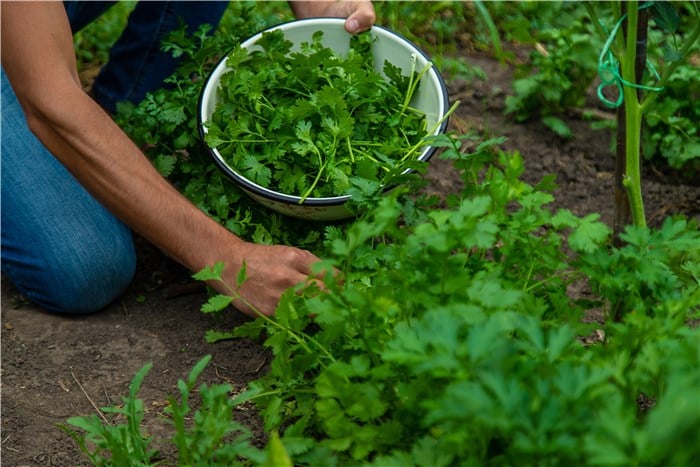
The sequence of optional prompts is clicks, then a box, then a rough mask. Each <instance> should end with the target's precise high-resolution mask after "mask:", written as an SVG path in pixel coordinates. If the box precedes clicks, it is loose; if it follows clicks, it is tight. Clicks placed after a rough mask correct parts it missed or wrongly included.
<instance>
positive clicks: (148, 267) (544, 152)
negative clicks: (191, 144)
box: [1, 55, 700, 466]
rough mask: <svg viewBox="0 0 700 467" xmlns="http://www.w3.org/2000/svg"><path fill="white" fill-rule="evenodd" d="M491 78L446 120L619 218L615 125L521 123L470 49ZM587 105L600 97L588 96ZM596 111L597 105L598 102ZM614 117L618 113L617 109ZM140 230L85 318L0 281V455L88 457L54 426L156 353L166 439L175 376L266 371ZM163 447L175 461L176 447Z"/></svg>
mask: <svg viewBox="0 0 700 467" xmlns="http://www.w3.org/2000/svg"><path fill="white" fill-rule="evenodd" d="M467 61H468V62H469V63H471V64H473V65H476V66H478V67H480V68H481V69H482V70H483V71H484V72H485V73H486V75H487V76H488V79H487V80H484V81H477V82H474V83H459V82H453V83H449V84H448V88H449V91H450V96H451V100H453V101H454V100H460V101H461V105H460V107H459V109H458V110H457V112H456V115H455V116H454V118H453V119H452V120H451V126H452V129H454V130H455V131H457V132H458V133H466V132H468V131H470V130H474V131H477V132H479V134H487V135H489V136H506V137H507V141H506V142H505V143H504V145H503V148H504V149H506V150H518V151H519V152H520V153H521V154H522V156H523V158H524V162H525V173H524V175H523V180H524V181H526V182H528V183H531V184H534V183H537V182H538V181H539V180H540V179H541V178H542V177H543V176H545V175H548V174H555V175H556V181H557V184H558V185H559V187H558V188H557V189H556V191H555V192H554V195H555V201H554V203H553V204H552V208H553V209H556V208H567V209H569V210H571V211H572V212H573V213H575V214H577V215H581V216H584V215H587V214H590V213H599V214H600V215H601V219H602V220H603V222H605V223H606V224H608V225H612V219H613V167H614V158H613V155H612V154H613V153H612V132H611V131H610V130H604V131H603V130H599V131H593V130H591V128H590V121H585V120H583V119H581V118H580V117H579V116H577V115H575V114H572V115H569V116H567V117H566V118H565V121H566V122H567V123H568V124H569V126H570V128H571V129H572V132H573V134H574V137H573V138H572V139H570V140H562V139H560V138H558V137H557V136H555V135H554V134H553V133H552V132H551V131H549V130H548V129H547V128H546V127H545V126H543V125H542V124H540V123H538V122H530V123H523V124H518V123H515V122H513V121H512V119H510V118H509V117H507V116H504V115H503V109H504V99H505V97H506V95H507V93H508V92H509V90H510V89H511V88H510V82H511V80H512V71H511V70H510V69H509V68H507V67H504V66H501V65H500V64H498V63H497V62H495V61H494V60H492V59H490V58H488V57H485V56H480V55H471V56H469V57H467ZM589 105H590V106H591V107H593V108H595V107H596V105H597V104H596V102H595V101H594V100H593V99H591V101H590V103H589ZM598 110H599V111H600V109H598ZM610 115H612V114H610ZM426 176H427V177H428V179H429V182H430V183H429V186H428V188H427V189H428V190H429V191H430V192H431V193H435V194H437V195H446V194H449V193H456V192H458V191H459V190H460V187H461V182H460V177H459V176H458V174H457V173H456V172H455V170H454V169H453V168H452V165H451V163H449V162H446V161H442V160H439V159H438V158H435V159H433V160H432V161H431V164H430V169H429V171H428V173H427V175H426ZM643 184H644V199H645V203H646V209H647V216H648V217H647V218H648V220H649V224H650V225H652V226H656V225H658V224H659V223H660V221H661V220H663V218H664V217H666V216H668V215H672V214H679V213H682V214H685V215H687V216H688V217H690V218H694V219H696V220H700V202H699V201H698V200H700V184H698V183H697V181H696V182H695V183H681V182H680V181H679V178H678V176H677V175H673V174H670V173H668V172H665V173H663V172H662V171H661V170H658V169H655V168H654V167H652V166H651V165H650V164H648V163H645V173H644V176H643ZM136 240H137V247H138V255H139V265H138V271H137V277H136V279H135V280H134V282H133V284H132V285H131V287H130V288H129V290H128V291H127V293H126V294H125V295H124V296H123V297H122V298H121V299H120V300H119V301H118V302H116V303H114V304H113V305H111V306H110V307H108V308H107V309H105V310H104V311H102V312H100V313H97V314H94V315H90V316H83V317H63V316H56V315H52V314H49V313H45V312H43V311H41V310H39V309H37V308H36V307H35V306H33V305H29V304H27V303H26V302H25V303H22V299H21V297H20V296H19V295H18V293H17V291H16V290H15V289H14V287H13V286H12V285H11V284H10V283H9V281H7V280H5V279H3V281H2V451H1V452H2V460H3V464H4V465H12V466H25V465H40V466H49V465H60V466H64V465H87V461H86V458H84V457H83V455H82V454H81V453H80V452H79V450H78V448H77V446H76V445H75V444H74V443H73V441H72V440H71V439H70V438H69V437H68V436H67V435H66V434H65V433H64V432H62V431H61V430H59V429H58V428H57V427H56V425H57V424H63V423H64V422H65V420H66V419H67V418H68V417H71V416H77V415H89V414H96V413H97V411H96V407H105V406H109V405H114V404H118V403H119V402H121V397H122V396H124V395H126V394H127V393H128V386H129V383H130V382H131V379H132V378H133V376H134V374H135V373H136V372H137V371H138V370H139V369H140V368H141V367H142V366H143V365H144V364H145V363H146V362H149V361H150V362H153V367H152V369H151V371H150V373H149V374H148V375H147V376H146V378H145V380H144V382H143V384H142V387H141V391H140V393H139V396H140V398H141V399H143V401H144V405H145V408H146V411H147V415H146V421H145V431H146V432H147V433H149V434H152V435H154V436H155V437H161V438H162V437H168V436H169V435H170V431H169V427H168V425H167V424H166V423H165V422H164V420H163V417H162V416H160V415H161V414H162V412H163V409H164V408H165V406H166V404H167V398H168V397H169V396H175V395H176V394H177V387H176V384H177V380H178V379H181V378H186V377H187V375H188V374H189V371H190V370H191V369H192V367H193V366H194V364H195V363H196V362H197V361H198V360H199V359H200V358H201V357H202V356H204V355H206V354H212V357H213V358H212V363H211V364H210V365H209V367H208V368H207V369H206V370H205V372H204V373H203V375H202V377H201V378H200V382H206V383H208V384H214V383H230V384H231V385H232V386H233V387H234V389H235V390H241V389H243V388H244V387H245V385H246V383H247V382H249V381H251V380H253V379H256V378H258V377H260V376H262V374H264V372H265V371H266V365H267V362H268V361H269V355H268V353H267V352H266V351H265V350H264V349H263V347H262V346H261V345H260V343H258V342H253V341H250V340H247V339H239V340H227V341H221V342H219V343H216V344H209V343H207V342H205V340H204V335H205V333H206V331H207V330H209V329H220V330H229V329H232V328H234V327H235V326H237V325H240V324H241V323H243V322H245V321H246V318H244V317H243V316H242V315H240V314H239V313H237V312H235V311H232V312H231V313H226V314H223V315H221V316H212V315H205V314H203V313H201V312H200V307H201V305H202V303H204V301H205V300H206V293H205V292H204V291H203V290H202V289H201V288H200V289H199V290H198V291H195V292H191V291H190V292H189V293H182V294H180V293H177V291H178V290H179V291H180V292H182V291H183V288H182V285H183V283H184V284H186V283H187V279H188V273H187V272H186V271H184V270H183V269H182V268H180V267H179V266H177V265H175V264H174V263H172V262H171V261H170V260H168V259H167V258H165V257H164V256H163V255H162V254H161V253H160V252H158V251H157V250H156V249H154V248H153V247H152V246H151V245H149V244H148V243H146V242H145V241H142V240H140V239H136ZM236 418H237V419H238V420H239V421H241V422H243V423H244V424H245V425H246V426H248V427H250V428H251V430H252V432H253V442H254V443H255V444H258V445H262V444H263V443H264V435H263V433H262V429H261V423H260V420H259V419H258V417H257V415H256V413H255V410H254V408H252V407H248V406H245V407H243V408H240V409H237V411H236ZM155 447H156V448H160V449H161V452H162V454H163V455H164V457H165V458H170V459H172V457H171V456H173V455H174V453H173V452H172V449H173V448H172V447H168V446H155Z"/></svg>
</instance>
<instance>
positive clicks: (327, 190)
mask: <svg viewBox="0 0 700 467" xmlns="http://www.w3.org/2000/svg"><path fill="white" fill-rule="evenodd" d="M322 39H323V33H322V32H317V33H315V34H314V36H313V39H312V41H311V42H309V43H304V44H302V45H301V50H300V51H299V52H293V51H292V46H293V43H292V42H291V41H289V40H287V39H285V37H284V33H283V32H282V31H280V30H276V31H272V32H266V33H263V35H262V37H261V38H260V40H259V41H258V42H257V44H258V45H260V46H261V47H262V50H256V51H252V52H249V51H248V50H247V49H244V48H242V47H238V48H235V49H234V50H233V51H232V52H231V53H230V54H229V56H228V58H227V65H228V66H229V67H231V71H230V72H227V73H224V74H223V75H222V76H221V82H220V85H219V86H220V89H221V92H220V99H219V101H218V102H217V105H216V107H215V110H214V113H213V115H212V120H211V124H210V125H209V126H208V133H207V135H206V137H205V140H206V142H207V144H209V145H210V146H211V147H216V148H217V149H218V150H219V152H220V153H221V154H222V156H223V157H224V159H225V160H226V161H227V162H229V163H230V164H231V166H232V167H233V168H235V169H236V170H238V171H239V172H241V173H242V174H243V175H244V176H246V177H248V178H250V179H251V180H252V181H253V182H255V183H257V184H259V185H262V186H264V187H267V188H271V189H274V190H278V191H281V192H283V193H286V194H290V195H296V196H300V197H301V199H302V200H303V199H305V198H307V197H309V196H311V197H327V196H340V195H343V194H345V192H346V191H347V190H348V189H349V188H350V178H352V177H358V176H359V177H363V178H367V179H370V180H375V181H381V180H382V177H383V174H384V172H383V171H382V169H384V170H387V171H388V170H389V169H390V168H393V167H394V166H396V165H399V166H401V163H402V162H403V161H404V160H406V159H408V158H410V157H411V156H415V155H417V153H418V149H419V148H420V147H421V146H423V144H422V139H423V137H424V136H425V135H426V133H427V132H428V131H430V130H429V129H428V128H427V126H426V121H425V115H424V114H423V112H421V111H419V110H417V109H415V108H413V107H411V106H410V102H411V99H412V98H413V96H414V94H415V91H416V89H417V88H418V86H420V82H421V78H422V76H423V75H424V74H425V73H426V72H427V71H428V70H429V68H430V67H431V66H432V63H428V64H427V65H426V66H425V67H424V68H423V69H422V70H417V69H416V70H412V72H411V73H409V76H404V75H403V74H402V72H401V70H400V69H399V68H398V67H396V66H394V65H392V64H391V63H389V62H388V61H387V62H385V63H384V66H383V70H384V73H385V74H386V76H387V77H388V80H387V79H386V78H384V76H382V75H381V74H380V73H378V72H376V71H375V70H374V57H373V55H372V52H371V43H372V39H371V36H370V35H369V34H368V33H365V34H359V35H355V36H353V37H352V39H351V40H350V50H349V52H348V54H347V56H341V55H339V54H336V53H335V52H333V50H332V49H330V48H328V47H327V46H325V45H324V43H323V40H322ZM387 166H389V167H387Z"/></svg>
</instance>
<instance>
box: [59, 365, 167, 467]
mask: <svg viewBox="0 0 700 467" xmlns="http://www.w3.org/2000/svg"><path fill="white" fill-rule="evenodd" d="M151 366H152V365H151V364H150V363H148V364H146V365H144V367H143V368H141V370H139V372H138V373H136V376H134V379H133V381H132V382H131V384H130V385H129V395H128V396H126V397H123V398H122V400H123V402H124V406H123V407H119V406H114V407H106V408H103V409H102V412H103V413H105V414H114V415H117V416H121V417H123V418H124V419H125V420H126V422H125V423H116V424H113V423H110V422H106V420H105V419H103V418H101V417H104V415H102V414H100V417H98V416H97V415H94V414H93V415H89V416H85V417H71V418H69V419H68V420H66V423H67V424H68V425H59V428H61V429H62V430H63V431H65V432H66V433H68V435H70V437H71V438H72V439H73V440H74V441H75V442H76V444H77V445H78V447H79V448H80V450H81V451H82V452H83V453H84V454H85V455H86V456H87V457H88V458H89V459H90V462H92V464H93V465H96V466H108V465H124V466H144V465H150V463H151V462H152V461H153V460H154V459H155V458H156V456H157V454H158V452H157V451H155V450H152V449H150V448H149V446H150V445H151V441H152V439H151V438H150V437H148V436H146V435H145V434H144V433H143V432H142V431H141V422H142V421H143V417H144V409H143V401H142V400H141V399H137V397H136V396H137V394H138V392H139V389H140V388H141V384H142V383H143V379H144V378H145V377H146V374H147V373H148V371H149V370H150V369H151ZM71 426H72V427H75V428H78V429H80V430H82V431H83V432H84V434H83V433H81V432H78V431H75V430H74V429H72V428H70V427H71Z"/></svg>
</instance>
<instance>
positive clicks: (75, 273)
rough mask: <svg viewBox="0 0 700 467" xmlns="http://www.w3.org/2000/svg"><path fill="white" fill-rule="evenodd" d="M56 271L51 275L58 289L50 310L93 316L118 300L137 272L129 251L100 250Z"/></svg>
mask: <svg viewBox="0 0 700 467" xmlns="http://www.w3.org/2000/svg"><path fill="white" fill-rule="evenodd" d="M91 253H92V254H91V256H90V257H84V258H76V259H75V260H74V261H70V262H68V263H65V264H63V265H62V266H60V267H58V268H55V269H56V270H54V271H53V275H54V277H55V281H56V285H59V287H60V289H59V291H58V293H56V294H55V296H54V298H53V303H52V305H51V306H52V308H53V311H58V312H62V313H74V314H77V313H93V312H96V311H100V310H102V309H104V308H105V307H106V306H108V305H109V304H110V303H112V302H113V301H114V300H116V299H117V298H119V297H120V296H121V295H122V294H123V293H124V291H125V290H126V289H127V287H128V286H129V284H130V283H131V281H132V279H133V277H134V274H135V272H136V254H135V252H134V249H133V244H130V245H129V248H118V247H115V248H103V249H102V250H101V251H99V252H98V254H95V252H94V251H91Z"/></svg>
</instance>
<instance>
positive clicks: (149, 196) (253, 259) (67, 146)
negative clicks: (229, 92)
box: [0, 2, 318, 314]
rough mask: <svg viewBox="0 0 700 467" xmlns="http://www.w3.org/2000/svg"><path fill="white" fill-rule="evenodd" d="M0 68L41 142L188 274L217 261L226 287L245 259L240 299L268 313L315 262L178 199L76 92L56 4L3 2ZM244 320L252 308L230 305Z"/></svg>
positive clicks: (69, 45) (68, 39) (68, 42)
mask: <svg viewBox="0 0 700 467" xmlns="http://www.w3.org/2000/svg"><path fill="white" fill-rule="evenodd" d="M0 6H1V8H2V64H3V67H4V69H5V72H6V73H7V76H8V78H9V80H10V82H11V83H12V86H13V89H14V90H15V93H16V94H17V97H18V99H19V101H20V103H21V105H22V107H23V109H24V112H25V115H26V118H27V122H28V124H29V127H30V128H31V129H32V131H33V132H34V133H35V134H36V135H37V137H38V138H39V139H40V140H41V141H42V143H43V144H44V145H45V146H46V147H47V148H48V149H49V151H51V153H52V154H53V155H54V156H55V157H56V158H57V159H59V160H60V161H61V162H62V163H63V165H65V166H66V167H67V168H68V170H70V172H71V173H72V174H73V175H74V176H75V177H76V178H77V179H78V181H79V182H80V183H81V184H82V185H83V186H84V187H85V188H86V189H87V190H88V191H89V192H90V193H91V194H92V195H93V196H94V197H95V198H97V199H98V200H99V201H100V202H101V203H102V204H103V205H104V206H106V207H107V208H108V209H109V210H110V211H111V212H112V213H114V215H116V216H117V217H118V218H120V219H121V220H122V221H123V222H125V223H126V224H127V225H129V226H130V227H131V228H132V229H133V230H134V231H135V232H138V233H139V234H140V235H142V236H143V237H145V238H146V239H148V240H149V241H151V242H152V243H153V244H154V245H156V246H157V247H159V248H160V249H161V250H162V251H163V252H164V253H165V254H167V255H169V256H170V257H172V258H173V259H174V260H176V261H178V262H179V263H181V264H182V265H184V266H185V267H187V268H188V269H190V270H191V271H197V270H199V269H201V268H203V267H204V266H207V265H213V264H214V263H216V262H218V261H224V262H225V263H226V265H227V268H226V271H225V274H226V279H227V282H229V283H230V284H234V283H235V279H234V278H235V275H236V273H237V272H238V270H239V269H240V267H241V266H242V264H243V262H244V261H245V262H246V264H247V271H248V277H249V281H248V282H247V283H246V284H245V285H244V287H243V288H242V290H241V292H242V294H243V295H244V296H245V297H246V298H247V299H248V300H249V301H250V302H252V303H253V304H254V305H255V306H256V307H257V308H258V309H260V311H262V312H264V313H265V314H271V313H272V312H273V311H274V309H275V307H276V305H277V302H278V300H279V297H280V295H281V294H282V292H284V290H286V289H287V288H288V287H290V286H292V285H294V284H296V283H299V282H301V281H303V280H304V279H306V277H307V275H308V274H309V272H310V270H309V267H310V265H311V264H312V263H313V262H315V261H317V260H318V258H316V257H315V256H313V255H312V254H311V253H309V252H306V251H303V250H299V249H296V248H290V247H283V246H264V245H254V244H251V243H247V242H244V241H242V240H241V239H239V238H237V237H236V236H234V235H233V234H232V233H231V232H229V231H228V230H226V229H225V228H223V227H222V226H220V225H219V224H217V223H216V222H214V221H213V220H211V219H210V218H209V217H207V216H206V215H205V214H204V213H202V212H201V211H200V210H199V209H197V208H196V207H195V206H194V205H193V204H191V203H190V202H189V201H188V200H186V199H185V198H184V197H183V196H182V195H181V194H180V193H179V192H178V191H177V190H175V189H174V188H173V187H172V186H171V185H170V184H169V183H168V182H167V180H165V179H164V178H162V177H161V176H160V174H159V173H158V172H157V171H156V170H155V169H154V168H153V166H152V165H151V163H150V162H149V161H148V159H147V158H146V157H145V156H144V155H143V153H142V152H141V151H140V150H139V149H138V148H137V147H136V145H135V144H134V143H133V142H132V141H131V140H130V139H129V138H128V137H127V135H126V134H125V133H124V132H123V131H122V130H121V129H120V128H119V127H118V126H117V125H116V124H115V123H114V122H113V121H112V119H111V118H110V117H109V116H108V115H107V114H106V113H105V112H104V111H103V110H102V108H101V107H100V106H99V105H98V104H97V103H96V102H94V101H93V100H92V99H91V98H90V97H89V96H88V95H87V94H86V93H85V92H84V91H83V89H82V88H81V85H80V81H79V79H78V74H77V69H76V62H75V54H74V52H73V42H72V35H71V31H70V25H69V23H68V19H67V17H66V14H65V11H64V7H63V5H62V3H61V2H45V3H44V2H2V3H1V4H0ZM237 306H239V308H240V309H241V310H242V311H244V312H247V313H248V314H252V312H251V310H250V309H247V307H245V306H242V305H241V304H240V303H237Z"/></svg>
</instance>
